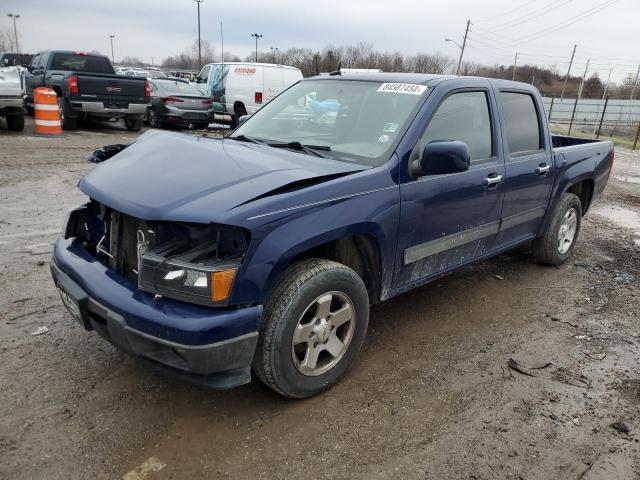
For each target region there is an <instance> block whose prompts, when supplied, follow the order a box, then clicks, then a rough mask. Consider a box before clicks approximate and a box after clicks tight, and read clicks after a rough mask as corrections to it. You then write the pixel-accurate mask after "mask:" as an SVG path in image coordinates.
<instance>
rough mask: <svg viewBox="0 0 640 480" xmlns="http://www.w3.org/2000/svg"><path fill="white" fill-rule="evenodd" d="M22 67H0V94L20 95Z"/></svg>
mask: <svg viewBox="0 0 640 480" xmlns="http://www.w3.org/2000/svg"><path fill="white" fill-rule="evenodd" d="M23 70H24V69H23V68H22V67H2V68H0V96H12V97H19V96H21V95H22V80H21V77H22V71H23Z"/></svg>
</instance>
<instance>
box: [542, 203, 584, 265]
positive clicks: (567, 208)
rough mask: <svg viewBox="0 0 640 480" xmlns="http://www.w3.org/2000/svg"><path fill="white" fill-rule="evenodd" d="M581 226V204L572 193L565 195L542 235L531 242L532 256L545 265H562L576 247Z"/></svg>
mask: <svg viewBox="0 0 640 480" xmlns="http://www.w3.org/2000/svg"><path fill="white" fill-rule="evenodd" d="M581 225H582V204H581V203H580V198H578V196H577V195H574V194H573V193H565V194H564V195H563V196H562V198H560V201H559V202H558V205H557V206H556V209H555V211H554V212H553V216H552V218H551V221H550V222H549V226H548V227H547V230H546V231H545V232H544V234H543V235H542V236H541V237H539V238H536V239H535V240H534V241H533V255H534V256H535V257H536V260H537V261H538V262H540V263H544V264H546V265H554V266H556V265H562V264H563V263H564V262H566V261H567V260H568V259H569V257H570V256H571V254H572V253H573V249H574V248H575V246H576V241H577V240H578V235H579V234H580V226H581Z"/></svg>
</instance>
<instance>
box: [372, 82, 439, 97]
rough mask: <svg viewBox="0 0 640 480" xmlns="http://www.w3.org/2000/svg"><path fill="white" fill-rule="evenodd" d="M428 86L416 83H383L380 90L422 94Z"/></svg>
mask: <svg viewBox="0 0 640 480" xmlns="http://www.w3.org/2000/svg"><path fill="white" fill-rule="evenodd" d="M427 88H428V87H427V86H426V85H416V84H415V83H383V84H382V85H380V87H379V88H378V91H379V92H392V93H406V94H408V95H422V94H423V93H424V91H425V90H426V89H427Z"/></svg>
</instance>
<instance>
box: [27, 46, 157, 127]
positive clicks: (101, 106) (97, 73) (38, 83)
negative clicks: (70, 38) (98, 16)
mask: <svg viewBox="0 0 640 480" xmlns="http://www.w3.org/2000/svg"><path fill="white" fill-rule="evenodd" d="M29 72H30V75H28V76H27V77H26V86H27V102H26V103H27V109H29V111H30V112H33V108H34V105H33V90H34V89H35V88H36V87H49V88H52V89H53V90H55V92H56V93H57V94H58V105H59V107H60V120H61V122H62V128H63V129H65V130H74V129H75V128H76V127H77V122H78V119H86V118H88V117H94V118H98V119H110V118H124V123H125V125H126V126H127V129H128V130H133V131H139V130H140V129H141V128H142V124H143V121H144V116H145V114H146V112H147V107H148V106H149V93H150V92H149V83H148V82H147V81H146V79H144V78H135V77H123V76H121V75H116V73H115V70H114V69H113V66H112V65H111V62H110V61H109V59H108V58H107V57H105V56H104V55H98V54H93V53H84V52H70V51H61V50H54V51H48V52H40V53H38V54H37V55H35V56H34V57H33V59H32V60H31V63H30V64H29Z"/></svg>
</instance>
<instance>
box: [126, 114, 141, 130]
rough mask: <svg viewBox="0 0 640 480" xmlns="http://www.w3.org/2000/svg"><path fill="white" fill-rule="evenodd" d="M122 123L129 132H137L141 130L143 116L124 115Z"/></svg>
mask: <svg viewBox="0 0 640 480" xmlns="http://www.w3.org/2000/svg"><path fill="white" fill-rule="evenodd" d="M124 124H125V126H126V127H127V130H129V131H131V132H139V131H140V130H142V125H143V124H144V118H142V117H124Z"/></svg>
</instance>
